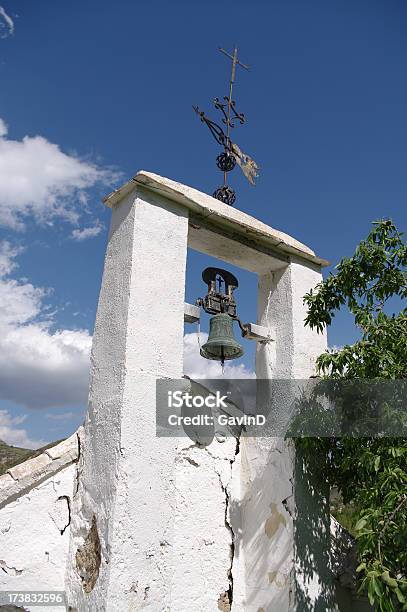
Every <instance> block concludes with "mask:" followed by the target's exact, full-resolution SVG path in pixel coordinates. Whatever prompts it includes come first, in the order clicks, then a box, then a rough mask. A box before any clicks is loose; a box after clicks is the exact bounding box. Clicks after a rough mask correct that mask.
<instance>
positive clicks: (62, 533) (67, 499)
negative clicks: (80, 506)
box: [58, 495, 71, 535]
mask: <svg viewBox="0 0 407 612" xmlns="http://www.w3.org/2000/svg"><path fill="white" fill-rule="evenodd" d="M60 499H64V500H65V501H66V505H67V507H68V522H67V524H66V525H65V527H63V528H62V529H60V532H61V535H64V533H65V531H66V529H67V528H68V527H69V525H70V524H71V500H70V499H69V497H68V495H60V496H59V497H58V501H59V500H60Z"/></svg>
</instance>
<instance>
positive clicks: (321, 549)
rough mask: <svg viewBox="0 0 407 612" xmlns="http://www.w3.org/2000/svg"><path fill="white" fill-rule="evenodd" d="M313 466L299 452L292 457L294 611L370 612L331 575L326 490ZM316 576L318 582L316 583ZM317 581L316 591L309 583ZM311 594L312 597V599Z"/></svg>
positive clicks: (330, 539) (331, 542)
mask: <svg viewBox="0 0 407 612" xmlns="http://www.w3.org/2000/svg"><path fill="white" fill-rule="evenodd" d="M319 473H320V472H319V470H318V469H317V466H313V465H312V462H309V461H308V462H306V461H305V460H304V456H303V454H302V452H301V451H300V450H297V451H296V457H295V487H294V488H295V503H296V509H297V520H296V521H295V524H294V544H295V554H296V580H295V587H296V590H295V606H294V607H293V611H294V610H295V612H309V611H311V610H312V611H313V612H327V611H329V612H372V610H373V608H372V607H371V606H370V605H369V602H368V601H367V600H365V599H358V598H356V593H355V589H351V588H345V587H344V586H342V585H341V584H340V582H339V580H338V577H337V576H335V575H334V573H333V571H332V570H333V558H332V555H333V548H334V542H333V541H332V534H331V528H330V525H331V516H330V509H329V488H328V485H327V483H326V482H321V479H320V476H319ZM318 577H319V580H318ZM317 581H318V582H319V588H318V589H313V588H312V586H311V585H312V584H315V583H316V582H317ZM313 593H315V594H316V597H313Z"/></svg>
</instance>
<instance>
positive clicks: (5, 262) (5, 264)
mask: <svg viewBox="0 0 407 612" xmlns="http://www.w3.org/2000/svg"><path fill="white" fill-rule="evenodd" d="M21 251H22V249H21V248H20V247H13V246H12V245H11V244H10V243H9V242H8V241H7V240H4V241H3V242H0V277H1V276H6V275H7V274H10V272H11V271H12V270H14V268H16V267H17V264H16V263H15V261H14V258H15V257H17V255H18V254H19V253H21Z"/></svg>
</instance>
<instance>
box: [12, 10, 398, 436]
mask: <svg viewBox="0 0 407 612" xmlns="http://www.w3.org/2000/svg"><path fill="white" fill-rule="evenodd" d="M1 6H2V8H3V11H0V24H1V27H0V36H1V38H0V83H1V97H0V118H1V119H2V120H3V122H4V123H2V124H0V133H1V134H2V135H3V138H2V139H1V140H0V179H1V186H0V224H1V225H0V241H1V243H2V244H3V251H0V270H1V262H2V259H1V257H3V285H2V287H3V294H0V316H1V308H3V315H2V316H3V318H4V317H6V318H7V316H9V319H8V322H6V323H7V324H6V323H4V321H3V327H2V322H1V320H0V333H1V334H2V336H3V341H2V340H1V338H0V343H1V342H3V343H2V345H1V347H0V348H1V354H2V357H1V356H0V364H2V366H3V374H2V375H0V411H1V412H0V415H1V416H0V438H2V437H3V438H4V439H5V438H7V439H8V440H9V441H14V443H15V444H18V443H20V444H21V445H24V443H32V444H33V443H34V442H35V441H37V442H38V441H49V440H52V439H56V438H60V437H63V436H65V435H67V434H68V433H70V432H72V431H73V430H74V429H75V428H76V427H77V425H78V423H79V422H80V420H81V415H82V412H83V405H84V401H85V400H84V394H85V391H86V368H87V366H86V364H87V354H88V348H89V344H90V339H91V334H92V329H93V323H94V317H95V310H96V305H97V298H98V291H99V286H100V279H101V272H102V265H103V257H104V251H105V246H106V236H107V228H108V224H109V211H108V210H106V209H104V207H103V206H102V204H101V202H100V197H101V196H102V195H103V194H105V193H108V192H109V191H110V190H111V189H112V188H114V187H115V186H117V184H119V183H120V182H123V181H124V180H125V179H126V178H128V177H130V176H131V175H133V174H134V173H135V172H136V171H137V170H139V169H145V170H150V171H153V172H156V173H158V174H161V175H163V176H168V177H171V178H173V179H175V180H179V181H181V182H184V183H186V184H189V185H193V186H195V187H197V188H198V189H200V190H202V191H204V192H208V193H211V192H212V191H213V190H214V188H215V187H217V186H218V184H220V182H221V175H220V173H219V171H218V170H217V168H216V166H215V158H216V155H217V153H218V148H217V145H216V143H215V142H214V141H213V140H212V138H211V137H210V135H209V132H208V131H207V130H206V128H205V126H203V125H202V124H200V122H199V120H198V118H197V117H196V115H195V114H194V113H193V111H192V108H191V107H192V104H197V105H199V106H200V107H201V108H202V109H203V110H206V111H208V112H209V113H210V114H211V115H212V116H213V117H215V111H214V110H213V109H212V107H211V103H212V99H213V98H214V97H215V96H219V97H221V96H223V95H226V93H227V79H228V76H229V64H228V60H227V59H226V58H225V57H224V56H222V55H221V54H220V53H219V52H218V51H217V47H218V46H219V45H221V46H224V47H227V48H229V49H230V48H232V46H233V44H234V43H236V44H237V45H238V47H239V53H240V56H241V59H242V61H243V62H245V63H247V64H249V65H250V66H251V67H252V69H251V71H250V72H244V71H239V73H238V80H237V84H236V89H235V97H236V100H237V103H238V104H237V106H238V109H239V110H241V111H243V112H244V113H245V114H246V116H247V123H246V125H244V126H241V127H238V128H237V129H236V132H235V139H236V141H237V142H238V144H239V145H240V146H241V148H242V149H243V150H244V151H245V152H247V153H249V154H250V155H252V156H253V157H254V158H255V159H256V161H257V162H258V164H259V165H260V167H261V175H260V178H259V180H258V184H257V186H256V187H255V188H253V187H252V186H251V185H249V183H247V182H246V181H245V179H244V177H243V176H241V175H239V173H238V170H236V171H235V172H234V173H233V176H231V183H232V185H233V187H234V188H235V189H236V191H237V193H238V200H237V203H236V206H238V207H239V208H241V209H242V210H245V211H246V212H248V213H250V214H252V215H254V216H256V217H258V218H260V219H261V220H263V221H265V222H266V223H268V224H270V225H271V226H273V227H275V228H278V229H281V230H283V231H285V232H287V233H289V234H291V235H293V236H294V237H296V238H297V239H299V240H301V241H303V242H305V243H306V244H308V245H309V246H311V247H312V248H313V249H314V250H315V251H316V252H317V253H318V254H319V255H321V256H322V257H325V258H326V259H329V260H330V261H331V262H333V263H336V262H337V261H338V260H339V259H340V258H341V257H342V256H343V255H346V254H347V255H349V254H351V253H352V251H353V249H354V247H355V245H356V244H357V243H358V242H359V240H360V239H361V238H363V237H364V236H365V235H366V234H367V233H368V231H369V227H370V222H371V221H373V220H375V219H377V218H380V217H392V218H393V219H394V220H395V222H396V224H397V225H398V226H399V228H400V229H401V230H404V229H405V226H406V217H407V213H406V206H405V200H406V191H407V180H406V157H407V156H406V153H407V120H406V109H407V84H406V79H405V66H406V65H407V42H406V36H405V33H406V31H407V5H406V3H405V2H403V1H402V0H397V1H396V0H383V1H375V0H370V1H369V2H367V1H366V2H360V1H358V0H355V1H353V2H339V1H331V2H326V1H325V2H324V1H322V0H320V1H314V0H309V1H308V2H303V1H294V0H285V1H271V0H269V1H267V2H266V1H265V0H264V1H252V2H241V1H239V0H237V1H235V2H233V3H229V2H205V3H200V4H198V3H195V2H186V1H175V2H171V3H170V2H164V1H162V0H161V1H151V2H149V3H136V2H134V1H125V0H122V1H120V2H117V3H114V4H112V3H111V2H109V3H108V2H105V0H98V1H97V2H96V1H95V0H87V2H79V1H78V0H72V1H71V2H69V3H68V2H51V1H50V0H48V1H47V0H44V1H43V2H39V3H35V2H32V1H29V0H20V1H19V0H15V1H11V0H2V1H1ZM6 126H7V129H8V131H7V130H6ZM39 137H40V138H39ZM45 166H47V167H50V166H52V169H53V171H52V172H51V175H49V174H48V175H46V176H45V175H44V167H45ZM28 194H30V195H28ZM5 243H6V244H7V248H5V247H4V244H5ZM1 253H2V254H1ZM210 263H211V262H210V260H209V259H208V258H205V257H203V256H200V255H197V254H191V256H190V258H189V262H188V265H189V268H188V285H187V299H189V301H193V300H194V299H195V297H197V296H198V295H201V294H202V292H203V289H204V287H203V284H202V282H201V280H200V273H201V270H202V268H203V267H205V266H206V265H210ZM239 278H240V280H241V289H240V290H239V292H238V294H237V297H239V305H240V312H241V314H242V318H244V319H246V320H248V319H252V320H253V318H254V316H255V309H256V306H255V296H256V278H255V277H254V276H253V275H251V274H248V273H243V272H240V273H239ZM4 305H5V306H4ZM10 308H11V309H12V313H11V314H10V312H9V311H10ZM7 309H9V310H7ZM4 313H5V314H4ZM10 317H11V318H10ZM10 321H11V322H10ZM191 331H193V330H191ZM354 338H355V330H354V328H353V326H352V325H351V322H350V320H349V319H348V318H347V317H346V315H344V314H341V315H339V316H338V317H337V320H336V321H335V324H334V326H333V327H332V329H331V330H330V343H331V344H337V345H339V344H343V343H344V342H351V341H352V340H353V339H354ZM17 345H19V346H20V347H21V346H25V349H24V350H25V353H24V351H22V353H21V352H20V353H19V354H17V355H16V354H14V353H13V351H16V350H17V348H16V347H17ZM34 348H35V350H38V351H39V354H38V356H37V355H36V353H35V350H34ZM23 353H24V354H23ZM252 357H253V347H248V350H247V356H246V358H245V360H243V364H244V365H245V367H247V368H250V366H251V363H252ZM83 373H85V374H83ZM69 387H71V388H74V389H75V388H76V389H77V393H76V394H75V393H74V392H71V390H70V388H69ZM84 389H85V391H84ZM58 397H59V400H60V401H59V400H58V399H57V398H58ZM58 403H60V404H61V405H58ZM16 431H17V433H15V432H16ZM24 436H25V437H24Z"/></svg>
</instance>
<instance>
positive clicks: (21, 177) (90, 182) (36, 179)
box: [0, 120, 120, 230]
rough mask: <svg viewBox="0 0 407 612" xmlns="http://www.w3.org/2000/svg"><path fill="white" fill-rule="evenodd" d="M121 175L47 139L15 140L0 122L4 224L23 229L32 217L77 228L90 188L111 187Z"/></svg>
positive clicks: (1, 213)
mask: <svg viewBox="0 0 407 612" xmlns="http://www.w3.org/2000/svg"><path fill="white" fill-rule="evenodd" d="M119 177H120V175H119V173H117V172H113V171H112V170H109V169H105V168H101V167H99V166H97V165H96V164H93V163H91V162H89V161H84V160H81V159H79V158H78V157H75V156H74V155H67V154H66V153H64V152H63V151H61V149H60V148H59V146H58V145H56V144H53V143H51V142H49V141H48V140H46V139H45V138H43V137H42V136H25V137H24V138H23V139H22V140H21V141H18V140H10V139H8V138H7V127H6V124H5V123H4V121H2V120H0V225H1V224H2V225H4V226H7V227H10V228H12V229H15V230H22V229H24V222H25V220H26V218H27V217H28V216H30V215H31V216H32V217H33V218H34V219H35V220H36V221H37V222H39V223H43V224H44V223H46V224H52V222H53V220H54V219H55V218H62V219H64V220H65V221H68V222H70V223H72V224H77V223H78V220H79V218H80V215H81V213H82V212H84V210H85V205H86V202H87V200H88V198H89V189H91V188H92V187H94V186H95V185H97V184H99V185H109V187H111V184H112V182H115V181H117V180H118V178H119Z"/></svg>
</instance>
